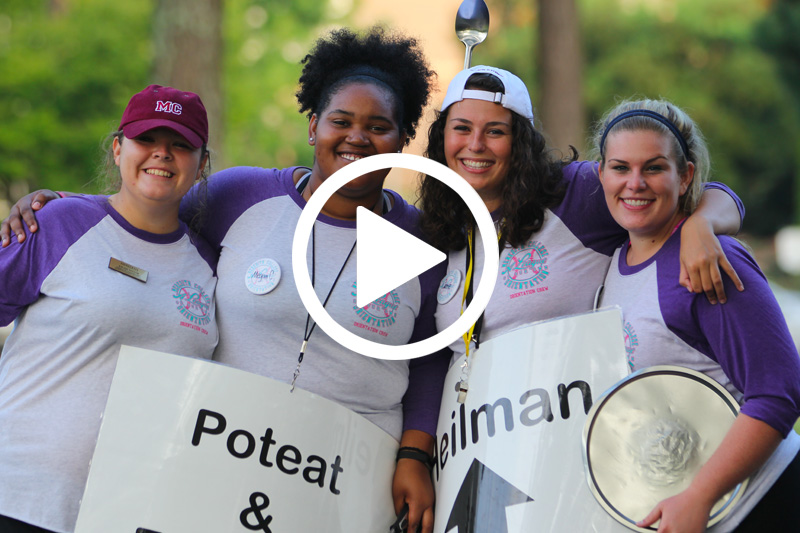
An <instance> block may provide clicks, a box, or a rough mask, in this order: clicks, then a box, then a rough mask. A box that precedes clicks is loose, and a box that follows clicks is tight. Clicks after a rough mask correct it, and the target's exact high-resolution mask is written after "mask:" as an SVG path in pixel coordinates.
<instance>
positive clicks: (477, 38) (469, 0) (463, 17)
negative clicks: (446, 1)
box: [456, 0, 489, 70]
mask: <svg viewBox="0 0 800 533" xmlns="http://www.w3.org/2000/svg"><path fill="white" fill-rule="evenodd" d="M488 34H489V8H488V7H486V2H484V1H483V0H464V1H463V2H461V5H460V6H458V13H456V37H458V40H459V41H461V42H462V43H464V46H466V47H467V50H466V54H465V56H464V69H465V70H466V69H468V68H469V67H470V63H471V62H472V48H473V47H474V46H475V45H477V44H480V43H482V42H483V40H484V39H486V36H487V35H488Z"/></svg>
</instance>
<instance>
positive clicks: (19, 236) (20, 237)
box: [17, 233, 23, 242]
mask: <svg viewBox="0 0 800 533" xmlns="http://www.w3.org/2000/svg"><path fill="white" fill-rule="evenodd" d="M22 239H23V236H22V233H17V242H22Z"/></svg>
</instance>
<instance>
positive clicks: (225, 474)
mask: <svg viewBox="0 0 800 533" xmlns="http://www.w3.org/2000/svg"><path fill="white" fill-rule="evenodd" d="M397 446H398V444H397V441H395V440H394V439H393V438H392V437H391V436H389V435H388V434H387V433H385V432H384V431H383V430H381V429H380V428H378V427H377V426H375V425H374V424H372V423H371V422H369V421H368V420H366V419H365V418H363V417H361V416H359V415H357V414H355V413H353V412H351V411H349V410H348V409H346V408H344V407H342V406H340V405H338V404H336V403H334V402H331V401H329V400H326V399H324V398H321V397H319V396H317V395H314V394H311V393H308V392H306V391H303V390H300V389H295V391H294V392H289V386H288V385H286V384H284V383H280V382H277V381H274V380H271V379H268V378H265V377H262V376H258V375H255V374H250V373H247V372H244V371H241V370H236V369H233V368H229V367H226V366H223V365H219V364H215V363H211V362H208V361H203V360H199V359H191V358H187V357H180V356H175V355H170V354H164V353H160V352H154V351H150V350H143V349H138V348H131V347H129V346H123V347H122V350H121V352H120V357H119V362H118V363H117V369H116V373H115V375H114V381H113V383H112V387H111V392H110V394H109V398H108V404H107V406H106V411H105V414H104V419H103V424H102V427H101V429H100V435H99V438H98V443H97V447H96V449H95V454H94V458H93V460H92V467H91V470H90V473H89V480H88V482H87V486H86V490H85V493H84V497H83V502H82V505H81V509H80V514H79V516H78V523H77V527H76V533H97V532H98V531H122V532H128V533H137V532H138V533H151V532H155V533H204V532H207V533H220V532H226V533H228V532H231V533H235V532H242V533H246V532H248V531H256V532H259V531H260V532H275V533H277V532H294V531H325V532H350V531H388V528H389V525H390V524H391V523H392V521H393V520H394V509H393V506H392V500H391V480H392V475H393V472H394V456H395V454H396V453H397Z"/></svg>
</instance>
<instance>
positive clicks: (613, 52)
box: [0, 0, 800, 234]
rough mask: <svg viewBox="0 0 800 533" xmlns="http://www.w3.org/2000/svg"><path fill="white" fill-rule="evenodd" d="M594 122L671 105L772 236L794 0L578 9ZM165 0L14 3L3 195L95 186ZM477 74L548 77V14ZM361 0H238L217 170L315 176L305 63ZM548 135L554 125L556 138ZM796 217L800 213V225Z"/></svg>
mask: <svg viewBox="0 0 800 533" xmlns="http://www.w3.org/2000/svg"><path fill="white" fill-rule="evenodd" d="M577 1H578V7H579V10H580V15H581V21H580V23H581V28H582V33H583V37H582V38H583V44H584V63H585V71H584V83H585V86H584V97H585V100H586V104H587V110H588V113H589V117H588V118H589V120H590V121H593V120H596V119H597V118H599V116H600V115H601V114H602V112H603V111H604V110H606V109H607V108H608V107H610V106H611V105H613V104H614V102H615V99H616V98H619V97H629V96H633V95H640V96H649V97H665V98H668V99H670V100H672V101H674V102H675V103H676V104H678V105H680V106H681V107H684V108H685V109H686V110H687V111H689V113H691V114H692V116H693V117H694V118H695V119H696V120H697V122H698V123H699V124H700V126H701V128H702V129H703V131H704V132H705V133H706V136H707V138H708V140H709V145H710V148H711V153H712V160H713V162H714V166H715V171H714V173H713V174H714V177H715V178H716V179H719V180H720V181H724V182H725V183H728V184H730V185H731V186H732V187H733V188H734V189H735V190H736V192H737V193H738V194H739V195H740V196H741V197H742V199H743V200H744V201H745V203H746V205H747V208H748V216H747V219H746V222H745V225H746V229H747V230H748V231H750V232H754V233H760V234H766V233H771V232H773V231H775V230H776V229H777V228H778V227H780V226H782V225H784V224H786V223H787V222H789V221H790V220H791V218H792V214H793V211H794V210H797V209H798V208H797V201H796V199H797V198H800V187H798V185H797V184H798V183H800V178H798V177H797V170H796V169H797V168H798V164H797V163H798V161H799V160H800V155H797V154H800V126H798V124H800V121H798V120H797V119H798V118H800V106H799V105H797V100H796V98H797V95H798V94H800V86H799V85H800V61H799V60H798V58H800V51H798V47H800V41H798V40H797V39H796V35H797V34H798V30H800V7H798V2H797V0H773V1H769V0H757V1H756V0H703V1H697V0H577ZM154 3H155V2H154V1H153V0H150V1H141V2H106V1H104V0H49V1H44V0H24V1H23V0H5V1H4V2H3V4H2V6H1V7H0V123H2V124H3V128H2V129H0V197H2V196H6V195H8V194H9V190H8V189H9V187H10V184H12V183H19V182H26V183H28V184H29V185H30V187H31V188H34V187H41V186H45V187H50V188H55V189H78V190H85V191H93V190H95V189H94V188H93V187H92V186H88V187H86V186H85V185H86V184H87V183H88V182H89V181H90V179H91V177H92V174H93V173H94V171H95V168H96V165H97V162H98V161H99V150H98V146H99V143H100V141H101V139H103V138H104V137H105V135H106V133H108V132H109V131H111V130H112V129H113V128H114V127H115V126H116V124H117V122H116V121H117V120H118V119H119V116H120V114H121V112H122V109H123V108H124V106H125V104H126V102H127V99H128V98H129V97H130V96H131V95H132V94H133V93H134V92H136V91H138V90H140V89H141V88H143V87H144V86H145V85H147V84H148V83H149V82H150V79H149V76H150V72H151V63H152V59H153V47H152V44H151V27H152V24H151V21H152V16H153V8H154ZM490 3H491V9H492V17H493V19H492V29H491V32H490V36H489V39H487V41H486V42H485V43H484V44H482V45H481V46H480V47H478V48H477V49H476V50H475V56H474V63H475V64H480V63H490V64H495V65H497V66H499V67H503V68H508V69H510V70H512V71H515V72H517V73H519V74H520V75H521V76H522V78H523V79H524V80H525V81H526V83H528V85H529V87H530V88H531V92H532V95H533V97H534V100H536V93H537V89H536V87H537V79H536V59H535V58H536V57H537V55H536V53H537V50H536V40H535V38H536V27H537V24H538V21H537V13H536V2H535V1H533V0H492V1H491V2H490ZM352 9H353V0H325V1H324V2H322V3H320V2H319V1H317V0H293V1H292V2H268V1H266V0H226V1H225V6H224V10H225V11H224V17H225V18H224V22H223V32H224V40H225V51H224V74H223V76H224V77H223V98H224V102H225V111H224V113H225V114H224V120H225V128H224V130H225V131H224V137H223V139H224V145H223V146H215V145H214V143H213V139H212V148H215V151H216V158H215V163H214V167H215V168H216V169H220V168H224V167H227V166H230V165H237V164H238V165H257V166H270V167H271V166H286V165H290V164H295V163H299V164H310V163H311V161H310V158H311V149H310V148H309V147H308V145H307V142H306V140H307V120H306V119H305V117H303V116H301V115H300V114H299V113H298V112H297V104H296V102H295V98H294V92H295V91H296V81H297V79H298V77H299V74H300V70H301V65H300V64H299V61H300V60H301V59H302V58H303V56H304V55H305V53H306V52H307V51H308V49H309V47H310V46H311V44H312V43H313V41H314V39H315V38H316V37H317V36H319V35H320V34H321V33H322V32H323V31H324V30H325V29H326V27H327V25H332V24H346V23H347V19H346V17H347V16H348V14H349V12H350V11H351V10H352ZM544 129H545V130H546V129H547V125H546V124H545V125H544ZM797 216H800V214H798V215H797Z"/></svg>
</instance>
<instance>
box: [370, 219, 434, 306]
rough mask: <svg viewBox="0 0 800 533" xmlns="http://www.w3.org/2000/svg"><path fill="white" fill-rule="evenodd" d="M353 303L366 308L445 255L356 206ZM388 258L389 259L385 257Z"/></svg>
mask: <svg viewBox="0 0 800 533" xmlns="http://www.w3.org/2000/svg"><path fill="white" fill-rule="evenodd" d="M356 238H357V242H358V246H357V248H356V305H357V306H359V307H365V306H367V305H369V303H370V302H372V301H374V300H377V299H378V298H380V297H381V296H383V295H384V294H386V293H387V292H389V291H391V290H393V289H395V288H397V287H399V286H400V285H402V284H403V283H405V282H406V281H408V280H410V279H411V278H413V277H415V276H418V275H419V274H421V273H423V272H425V271H426V270H428V269H429V268H431V267H433V266H435V265H438V264H439V263H441V262H442V261H444V260H445V259H447V256H446V255H445V254H444V253H442V252H440V251H439V250H437V249H436V248H434V247H433V246H430V245H429V244H427V243H424V242H422V241H421V240H419V239H417V238H416V237H414V236H413V235H411V234H410V233H407V232H405V231H403V230H401V229H400V228H398V227H397V226H395V225H394V224H392V223H391V222H387V221H386V220H384V219H383V218H381V217H379V216H378V215H376V214H375V213H373V212H372V211H370V210H369V209H367V208H365V207H359V208H358V209H356ZM387 257H389V258H391V259H390V260H389V261H387V260H386V258H387Z"/></svg>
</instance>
